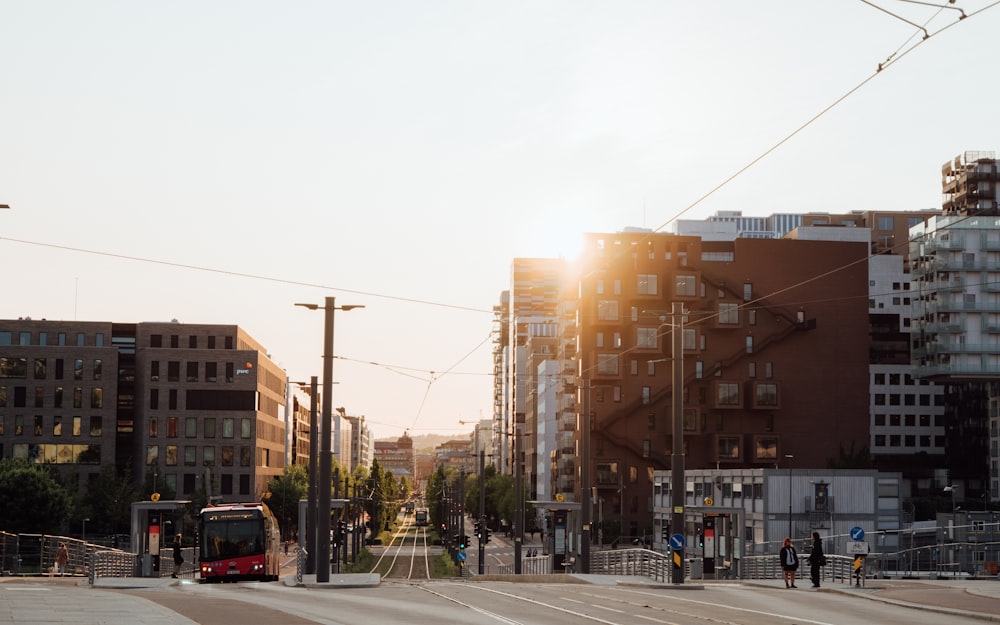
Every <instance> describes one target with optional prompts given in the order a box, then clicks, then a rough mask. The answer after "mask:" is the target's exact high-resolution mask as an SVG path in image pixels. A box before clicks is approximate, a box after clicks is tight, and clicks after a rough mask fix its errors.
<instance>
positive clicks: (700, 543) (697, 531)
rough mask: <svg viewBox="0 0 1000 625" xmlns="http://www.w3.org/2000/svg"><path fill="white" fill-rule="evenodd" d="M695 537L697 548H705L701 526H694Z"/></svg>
mask: <svg viewBox="0 0 1000 625" xmlns="http://www.w3.org/2000/svg"><path fill="white" fill-rule="evenodd" d="M694 533H695V535H697V537H698V546H699V547H704V546H705V533H704V532H703V531H702V530H701V525H696V526H695V529H694Z"/></svg>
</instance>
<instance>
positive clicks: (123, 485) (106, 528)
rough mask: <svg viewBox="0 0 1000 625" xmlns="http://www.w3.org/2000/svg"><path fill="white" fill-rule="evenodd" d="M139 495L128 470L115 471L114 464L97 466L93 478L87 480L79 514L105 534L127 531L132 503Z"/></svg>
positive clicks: (139, 497)
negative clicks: (98, 468) (99, 470)
mask: <svg viewBox="0 0 1000 625" xmlns="http://www.w3.org/2000/svg"><path fill="white" fill-rule="evenodd" d="M140 499H142V497H141V496H140V494H139V491H137V490H136V489H135V486H133V482H132V471H131V469H130V468H129V467H126V468H125V470H124V471H122V472H120V473H119V472H118V471H117V470H116V469H115V467H114V465H111V464H106V465H103V466H102V467H101V472H100V473H98V475H97V479H96V480H93V481H92V482H90V483H88V484H87V494H86V498H85V499H84V501H85V503H84V504H83V506H82V509H81V513H82V514H83V516H82V517H81V518H89V519H91V521H92V522H93V523H94V527H95V528H97V529H98V531H101V532H103V533H105V534H127V533H128V532H129V527H130V526H131V523H132V504H133V503H134V502H136V501H139V500H140Z"/></svg>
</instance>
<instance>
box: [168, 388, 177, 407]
mask: <svg viewBox="0 0 1000 625" xmlns="http://www.w3.org/2000/svg"><path fill="white" fill-rule="evenodd" d="M167 408H168V409H169V410H177V389H175V388H172V389H170V390H168V391H167Z"/></svg>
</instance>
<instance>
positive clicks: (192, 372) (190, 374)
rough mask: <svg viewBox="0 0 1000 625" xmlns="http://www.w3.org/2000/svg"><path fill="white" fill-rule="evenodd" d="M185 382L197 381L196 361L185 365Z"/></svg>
mask: <svg viewBox="0 0 1000 625" xmlns="http://www.w3.org/2000/svg"><path fill="white" fill-rule="evenodd" d="M187 381H188V382H197V381H198V361H194V362H189V363H187Z"/></svg>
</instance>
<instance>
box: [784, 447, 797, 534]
mask: <svg viewBox="0 0 1000 625" xmlns="http://www.w3.org/2000/svg"><path fill="white" fill-rule="evenodd" d="M793 458H795V456H793V455H792V454H785V459H786V460H791V459H793ZM788 537H789V538H791V537H792V464H791V463H788Z"/></svg>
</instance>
